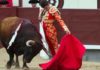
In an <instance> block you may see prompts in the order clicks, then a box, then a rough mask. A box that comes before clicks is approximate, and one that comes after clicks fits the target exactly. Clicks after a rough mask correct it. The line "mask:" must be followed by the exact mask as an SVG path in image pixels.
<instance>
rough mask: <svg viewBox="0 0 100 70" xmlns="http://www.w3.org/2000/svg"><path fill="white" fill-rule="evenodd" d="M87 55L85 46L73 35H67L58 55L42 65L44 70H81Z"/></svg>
mask: <svg viewBox="0 0 100 70" xmlns="http://www.w3.org/2000/svg"><path fill="white" fill-rule="evenodd" d="M84 53H85V48H84V46H83V44H82V43H81V42H80V41H79V40H78V39H77V38H76V37H74V36H73V35H71V34H70V35H65V36H64V37H63V38H62V39H61V42H60V48H59V49H58V52H57V54H56V55H55V56H54V57H53V58H52V59H51V60H50V61H49V62H47V63H44V64H40V67H41V68H42V70H79V69H80V68H81V65H82V57H83V55H84Z"/></svg>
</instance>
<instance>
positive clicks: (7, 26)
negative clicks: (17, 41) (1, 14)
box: [0, 17, 19, 38]
mask: <svg viewBox="0 0 100 70" xmlns="http://www.w3.org/2000/svg"><path fill="white" fill-rule="evenodd" d="M18 19H19V18H18V17H7V18H5V19H4V20H2V21H1V23H0V36H1V37H2V38H7V37H9V36H10V35H11V32H12V31H13V30H14V29H15V27H16V26H17V24H16V22H17V21H18Z"/></svg>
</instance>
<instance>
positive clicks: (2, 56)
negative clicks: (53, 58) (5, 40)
mask: <svg viewBox="0 0 100 70" xmlns="http://www.w3.org/2000/svg"><path fill="white" fill-rule="evenodd" d="M7 60H8V54H7V53H6V51H5V49H4V48H3V49H0V70H7V69H6V67H5V65H6V62H7ZM19 60H20V66H21V67H22V56H21V57H20V58H19ZM46 61H48V60H44V59H42V58H41V57H40V56H39V55H37V56H36V57H35V58H34V59H33V60H32V62H31V63H29V64H28V66H29V67H30V70H41V68H40V67H39V66H38V64H40V63H43V62H46ZM10 70H22V69H21V68H20V69H15V68H14V67H12V68H11V69H10ZM80 70H100V63H97V62H83V65H82V68H81V69H80Z"/></svg>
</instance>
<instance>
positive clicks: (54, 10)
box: [49, 6, 68, 31]
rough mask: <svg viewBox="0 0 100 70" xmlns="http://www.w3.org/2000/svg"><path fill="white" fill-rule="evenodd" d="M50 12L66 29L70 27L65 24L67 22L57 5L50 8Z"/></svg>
mask: <svg viewBox="0 0 100 70" xmlns="http://www.w3.org/2000/svg"><path fill="white" fill-rule="evenodd" d="M49 12H50V13H51V14H52V15H53V16H54V17H55V19H56V20H57V21H58V23H59V24H60V25H61V27H62V28H63V29H64V31H67V30H68V28H67V26H66V25H65V22H64V21H63V20H62V18H61V15H60V12H59V10H58V9H57V8H56V7H55V6H53V7H52V8H51V9H50V10H49Z"/></svg>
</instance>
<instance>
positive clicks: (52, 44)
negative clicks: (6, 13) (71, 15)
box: [41, 5, 67, 56]
mask: <svg viewBox="0 0 100 70" xmlns="http://www.w3.org/2000/svg"><path fill="white" fill-rule="evenodd" d="M41 17H42V21H43V29H44V32H45V36H46V40H47V42H48V45H49V49H50V51H51V54H52V56H54V55H55V48H58V40H57V31H56V28H55V27H54V24H53V22H54V21H55V20H57V21H58V23H59V24H60V26H61V27H62V28H63V29H64V30H65V28H67V27H66V25H65V24H64V21H63V20H62V19H61V16H60V13H59V11H58V9H57V8H56V7H55V6H51V5H50V9H49V11H44V12H42V16H41Z"/></svg>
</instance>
